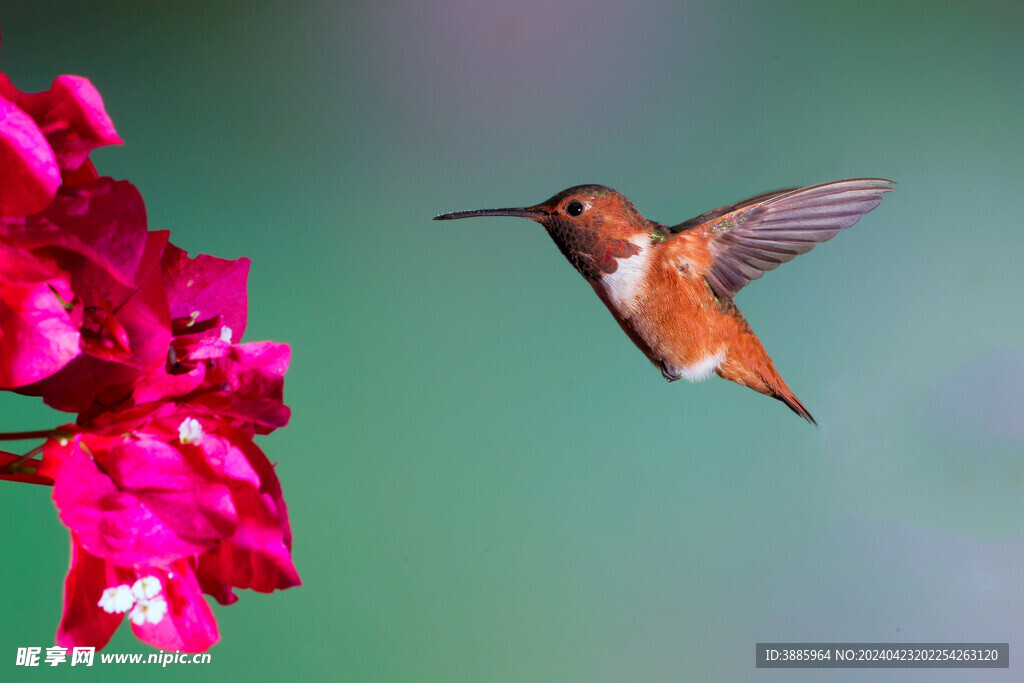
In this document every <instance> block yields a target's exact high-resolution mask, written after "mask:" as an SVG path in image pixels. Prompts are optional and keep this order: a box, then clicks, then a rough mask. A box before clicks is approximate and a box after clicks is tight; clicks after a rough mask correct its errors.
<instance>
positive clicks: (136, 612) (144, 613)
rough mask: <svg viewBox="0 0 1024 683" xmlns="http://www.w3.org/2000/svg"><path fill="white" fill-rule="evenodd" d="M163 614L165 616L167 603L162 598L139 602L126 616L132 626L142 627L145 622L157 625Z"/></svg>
mask: <svg viewBox="0 0 1024 683" xmlns="http://www.w3.org/2000/svg"><path fill="white" fill-rule="evenodd" d="M165 614H167V601H166V600H164V599H163V598H153V599H152V600H139V601H138V602H137V603H135V607H132V611H131V613H130V614H129V615H128V616H129V617H130V618H131V620H132V623H133V624H135V625H136V626H142V625H143V624H145V623H146V622H147V621H148V622H149V623H151V624H159V623H160V620H161V619H163V618H164V615H165Z"/></svg>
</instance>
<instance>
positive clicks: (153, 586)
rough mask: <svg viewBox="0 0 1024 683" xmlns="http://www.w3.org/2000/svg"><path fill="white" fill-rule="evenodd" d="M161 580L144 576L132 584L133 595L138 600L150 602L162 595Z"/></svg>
mask: <svg viewBox="0 0 1024 683" xmlns="http://www.w3.org/2000/svg"><path fill="white" fill-rule="evenodd" d="M160 589H161V586H160V579H158V578H156V577H155V576H144V577H142V578H141V579H139V580H138V581H136V582H135V583H134V584H132V595H134V596H135V599H136V600H148V599H150V598H154V597H156V596H157V595H158V594H159V593H160Z"/></svg>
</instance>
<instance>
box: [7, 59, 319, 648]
mask: <svg viewBox="0 0 1024 683" xmlns="http://www.w3.org/2000/svg"><path fill="white" fill-rule="evenodd" d="M120 143H121V139H120V138H119V137H118V136H117V133H116V131H115V130H114V127H113V124H112V123H111V121H110V118H109V117H108V116H107V113H106V111H105V109H104V107H103V102H102V100H101V98H100V96H99V94H98V93H97V92H96V90H95V88H93V87H92V85H91V84H90V83H89V81H87V80H85V79H83V78H79V77H76V76H61V77H60V78H58V79H57V80H56V81H54V83H53V86H52V87H51V88H50V90H48V91H46V92H43V93H36V94H27V93H22V92H21V91H19V90H17V89H16V88H15V87H14V86H13V85H12V84H11V82H10V80H8V79H7V77H6V76H4V75H3V74H0V389H4V388H11V389H14V390H16V391H18V392H20V393H24V394H28V395H36V396H41V397H42V398H43V400H44V401H45V402H46V403H47V404H49V405H50V406H52V407H54V408H57V409H59V410H64V411H69V412H74V413H78V417H77V421H76V423H75V424H74V425H67V426H64V427H61V428H59V429H57V430H53V431H41V432H22V433H20V434H17V435H16V436H17V438H25V437H27V436H29V435H31V436H37V437H45V438H46V442H45V443H44V444H43V445H42V447H40V448H38V449H32V450H30V451H28V452H27V453H25V454H24V455H18V454H14V453H3V452H0V479H6V480H14V481H22V482H30V483H36V484H43V485H52V486H53V500H54V503H55V505H56V507H57V510H58V514H59V516H60V519H61V521H62V522H63V523H64V524H65V525H66V526H67V527H68V529H69V531H70V534H71V564H70V568H69V570H68V574H67V578H66V581H65V590H64V611H63V616H62V618H61V621H60V626H59V628H58V632H57V643H58V645H61V646H63V647H83V646H84V647H88V646H93V647H97V648H101V647H103V646H104V645H106V643H107V642H108V641H109V640H110V637H111V636H112V634H113V633H114V631H115V630H116V629H117V628H118V626H119V625H120V624H121V623H123V621H124V620H125V618H126V617H127V619H128V620H129V622H130V624H131V628H132V630H133V631H134V633H135V634H136V636H137V637H138V638H139V639H140V640H142V641H144V642H146V643H149V644H151V645H153V646H154V647H158V648H161V649H163V650H168V651H170V650H175V651H184V652H200V651H203V650H206V649H208V648H209V647H210V646H212V645H213V644H214V643H216V642H217V639H218V633H217V624H216V622H215V620H214V617H213V612H212V610H211V609H210V606H209V604H208V603H207V602H206V599H205V598H204V597H203V593H207V594H209V595H211V596H213V597H214V598H215V599H216V600H217V601H219V602H220V603H221V604H231V603H232V602H234V601H236V600H237V599H238V597H237V595H236V593H235V590H236V589H238V588H248V589H252V590H256V591H261V592H270V591H273V590H279V589H283V588H288V587H291V586H296V585H299V583H300V579H299V575H298V573H297V572H296V570H295V567H294V565H293V563H292V558H291V545H292V537H291V529H290V527H289V523H288V513H287V509H286V507H285V502H284V498H283V495H282V493H281V487H280V484H279V482H278V479H277V476H276V474H275V472H274V467H273V466H272V465H271V463H270V461H269V460H268V459H267V456H266V455H265V454H264V453H263V451H261V450H260V449H259V448H258V447H257V446H256V445H255V444H254V443H253V438H254V436H255V435H256V434H265V433H269V432H270V431H272V430H274V429H276V428H278V427H282V426H284V425H285V424H287V422H288V419H289V416H290V411H289V409H288V407H287V406H285V405H284V402H283V386H284V375H285V372H286V371H287V369H288V363H289V360H290V349H289V348H288V346H287V345H284V344H276V343H273V342H259V343H245V344H242V343H238V340H239V339H240V338H241V337H242V335H243V333H244V331H245V327H246V321H247V314H248V311H247V309H248V298H247V294H246V279H247V276H248V271H249V261H248V259H244V258H242V259H236V260H233V261H232V260H225V259H218V258H214V257H211V256H204V255H200V256H197V257H195V258H189V257H188V254H187V253H186V252H185V251H183V250H181V249H179V248H177V247H175V246H173V245H171V244H170V243H169V242H168V233H166V232H159V231H156V232H150V231H148V228H147V225H146V212H145V205H144V203H143V201H142V197H141V196H140V195H139V193H138V191H137V190H136V189H135V188H134V187H133V186H132V185H131V184H129V183H127V182H123V181H122V182H118V181H114V180H112V179H111V178H105V177H104V178H101V177H99V176H98V174H97V173H96V169H95V168H94V166H93V164H92V162H91V161H90V160H89V158H88V157H89V154H90V153H91V151H92V150H93V149H95V148H96V147H98V146H100V145H107V144H120ZM8 436H9V437H11V436H15V435H8ZM40 450H42V453H43V456H42V459H41V460H36V459H34V457H33V456H34V455H36V454H37V453H38V452H39V451H40Z"/></svg>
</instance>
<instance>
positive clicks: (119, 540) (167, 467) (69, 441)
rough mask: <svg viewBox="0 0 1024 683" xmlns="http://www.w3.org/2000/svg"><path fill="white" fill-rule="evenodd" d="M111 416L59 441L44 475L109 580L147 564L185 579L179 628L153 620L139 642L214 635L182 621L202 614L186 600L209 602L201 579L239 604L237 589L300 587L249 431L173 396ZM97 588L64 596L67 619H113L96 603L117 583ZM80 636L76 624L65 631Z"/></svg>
mask: <svg viewBox="0 0 1024 683" xmlns="http://www.w3.org/2000/svg"><path fill="white" fill-rule="evenodd" d="M104 417H105V418H107V420H109V422H108V423H107V424H104V425H103V426H100V427H97V429H96V430H95V431H93V432H79V433H77V434H74V435H73V436H72V437H70V438H54V439H50V440H49V441H48V442H47V443H46V445H45V450H44V455H43V467H42V468H41V469H40V472H39V476H49V477H52V478H53V480H54V482H55V483H54V489H53V499H54V502H55V503H56V505H57V507H58V510H59V512H60V517H61V520H62V521H63V522H64V523H65V525H67V527H68V528H69V529H70V530H71V533H72V537H73V539H74V541H75V543H76V544H77V545H78V546H80V550H81V551H82V552H83V553H85V554H86V555H87V556H88V557H90V558H94V559H95V560H97V561H99V562H102V567H103V571H104V572H106V573H105V574H104V576H105V577H106V578H105V579H104V580H105V581H108V582H109V581H112V580H113V579H111V578H110V576H111V574H110V572H115V574H116V572H118V571H121V572H122V574H123V572H130V571H136V573H138V572H137V568H139V567H146V568H148V569H147V570H146V571H149V572H150V573H153V572H157V571H163V572H165V573H166V575H167V576H168V581H170V583H169V584H168V585H170V586H176V588H175V589H174V590H175V591H178V594H177V596H176V597H175V596H174V595H173V594H172V591H171V589H170V588H169V589H168V595H169V596H170V597H171V598H173V599H171V601H170V608H171V609H170V613H171V616H172V621H171V622H169V623H173V625H174V626H173V628H171V627H169V626H167V625H162V626H161V625H159V624H149V622H147V624H149V625H143V626H138V627H136V629H135V630H136V633H137V634H138V635H139V637H140V638H142V639H143V640H146V642H150V643H151V644H153V645H155V646H157V647H160V648H162V649H175V648H177V649H185V648H186V647H192V645H189V643H192V644H194V643H196V642H205V641H204V640H203V638H202V637H200V638H199V639H198V640H196V639H195V638H193V637H192V636H190V635H189V634H188V633H183V629H185V630H187V629H188V628H190V626H189V624H190V623H191V622H190V621H189V619H180V620H179V619H176V618H174V615H175V614H177V613H178V612H180V611H181V610H186V611H188V610H192V611H195V610H198V609H200V607H199V606H197V605H194V604H193V605H191V606H189V605H188V604H187V603H188V602H190V601H191V602H193V603H194V602H196V600H198V602H199V603H202V599H201V598H200V597H199V592H200V586H201V587H202V590H203V591H206V592H208V593H210V594H211V595H212V596H213V597H214V598H216V599H217V600H218V601H220V602H221V603H223V604H230V603H231V602H234V601H235V599H237V598H236V596H235V594H234V591H233V589H234V588H251V589H254V590H257V591H262V592H269V591H273V590H277V589H283V588H288V587H290V586H295V585H298V584H299V576H298V573H297V572H296V571H295V567H294V565H293V564H292V561H291V530H290V528H289V525H288V513H287V509H286V507H285V503H284V498H283V496H282V495H281V488H280V485H279V483H278V481H277V476H276V475H275V474H274V470H273V467H272V466H271V465H270V462H269V461H268V460H267V458H266V456H265V455H264V454H263V452H262V451H261V450H260V449H259V448H257V447H256V446H255V444H253V443H252V440H251V434H246V433H245V432H243V431H239V430H237V429H235V428H233V427H230V426H228V425H226V424H224V423H223V422H221V421H219V420H217V419H215V418H211V417H207V416H203V415H200V416H199V417H193V416H192V413H191V412H190V407H189V406H187V405H186V406H179V405H176V404H172V403H163V404H158V405H157V407H155V408H152V407H150V409H148V410H146V409H143V408H134V409H131V410H129V411H126V412H125V413H122V414H120V415H119V416H117V415H111V416H104ZM67 429H69V430H72V429H74V428H73V427H68V428H67ZM82 562H83V567H86V569H82V570H81V573H76V570H75V564H74V563H73V566H72V572H71V574H69V579H68V582H69V583H68V588H67V591H68V594H69V595H71V594H72V593H74V590H73V581H72V579H74V581H84V580H85V579H82V578H80V577H81V576H88V575H90V571H89V570H88V569H87V567H88V566H90V565H89V563H88V562H86V561H85V560H82ZM94 564H95V563H94ZM96 566H97V567H98V566H99V565H96ZM96 571H98V570H96V569H94V570H92V573H93V574H94V573H96ZM174 576H177V577H178V579H177V583H176V582H175V580H174ZM197 581H198V583H197ZM89 585H90V586H92V589H93V594H92V595H91V596H86V597H85V598H82V599H81V600H79V601H77V602H75V601H72V600H70V599H69V600H68V601H66V605H65V621H68V620H71V621H72V622H74V621H75V619H79V618H80V615H81V614H83V613H84V614H88V613H89V612H88V610H92V613H93V615H94V616H96V617H97V619H98V622H97V623H100V624H101V625H102V624H104V623H106V620H105V619H104V618H103V617H102V615H101V614H100V608H99V605H98V603H96V601H98V600H99V599H100V595H101V593H102V590H105V589H106V588H107V587H109V586H105V587H104V588H103V589H101V590H98V591H97V590H96V585H95V581H93V582H92V583H90V584H89ZM188 596H191V597H190V598H188V600H184V601H183V598H185V597H188ZM86 598H88V599H91V600H93V603H94V604H93V606H91V607H90V606H89V603H88V600H87V599H86ZM176 601H177V602H176ZM203 607H205V604H203ZM86 608H88V609H86ZM207 609H208V608H207ZM83 610H84V612H83ZM85 621H88V619H85ZM201 621H202V623H203V624H206V623H207V621H208V622H209V624H208V625H203V626H202V628H201V631H202V633H208V632H212V633H213V634H214V638H215V634H216V628H215V626H214V625H213V621H212V616H211V617H210V619H209V620H201ZM157 626H159V627H158V628H157ZM151 627H152V628H151ZM62 629H63V627H62ZM211 629H212V630H211ZM62 632H63V630H62ZM74 632H75V629H67V633H68V636H67V637H68V638H69V639H71V638H73V637H74V636H73V633H74ZM144 634H148V635H146V636H145V637H144ZM94 636H95V634H89V637H94ZM107 637H109V634H108V635H107ZM68 642H70V640H69V641H68ZM74 644H75V645H92V644H94V643H92V642H88V641H86V640H79V641H77V642H75V643H74Z"/></svg>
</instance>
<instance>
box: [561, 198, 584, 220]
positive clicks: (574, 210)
mask: <svg viewBox="0 0 1024 683" xmlns="http://www.w3.org/2000/svg"><path fill="white" fill-rule="evenodd" d="M583 209H584V206H583V202H580V201H577V200H575V199H574V200H572V201H571V202H569V203H568V204H566V205H565V212H566V213H567V214H569V215H570V216H579V215H580V214H581V213H583Z"/></svg>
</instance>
